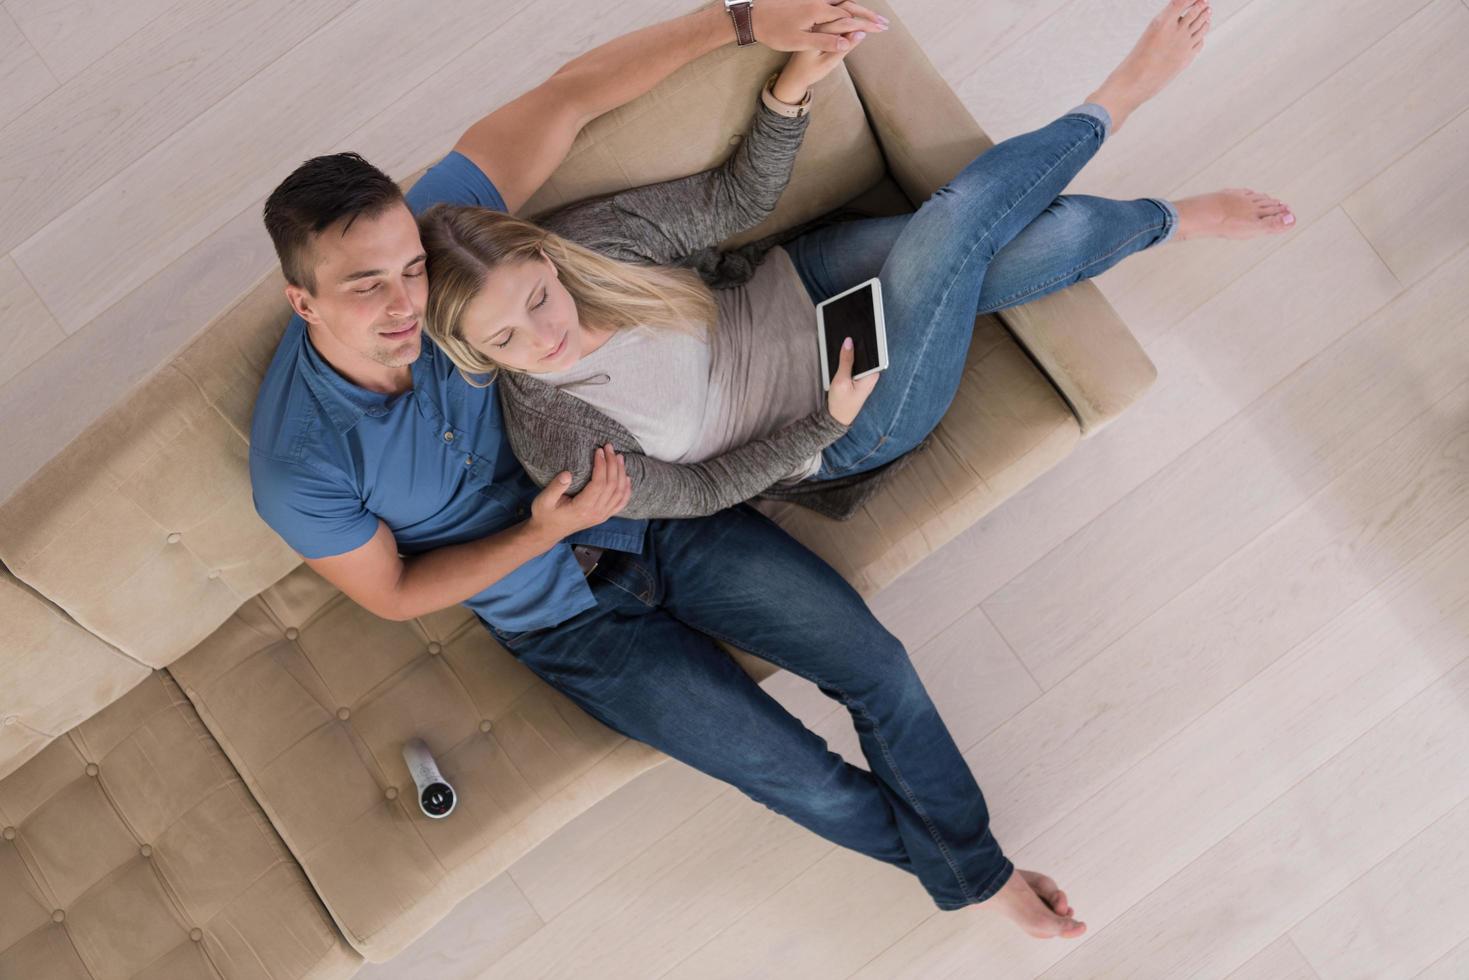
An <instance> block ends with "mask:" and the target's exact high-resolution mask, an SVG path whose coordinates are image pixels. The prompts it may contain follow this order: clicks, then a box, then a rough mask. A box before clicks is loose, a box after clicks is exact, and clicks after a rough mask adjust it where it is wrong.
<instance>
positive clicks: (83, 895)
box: [0, 672, 361, 980]
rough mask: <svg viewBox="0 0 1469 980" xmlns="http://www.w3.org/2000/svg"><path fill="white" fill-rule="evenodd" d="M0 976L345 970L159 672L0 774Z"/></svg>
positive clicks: (290, 874) (310, 898)
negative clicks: (21, 762)
mask: <svg viewBox="0 0 1469 980" xmlns="http://www.w3.org/2000/svg"><path fill="white" fill-rule="evenodd" d="M0 826H3V830H0V977H16V978H32V977H34V978H41V977H45V978H47V980H62V978H67V977H77V978H98V980H101V978H142V977H160V978H161V977H225V978H230V980H234V978H252V980H256V978H258V980H287V978H306V977H310V978H326V977H348V976H351V975H352V974H353V973H355V972H356V971H357V969H358V967H359V966H360V964H361V959H360V957H358V956H357V955H356V954H355V953H354V952H352V950H351V949H350V948H349V947H348V946H347V945H346V944H345V943H344V942H343V941H342V938H341V936H340V934H339V933H338V932H337V930H336V928H335V927H334V926H333V925H332V923H331V920H330V918H329V917H328V916H327V914H326V910H325V909H323V908H322V906H321V903H320V901H319V900H318V899H317V898H316V896H315V895H314V894H313V893H312V891H311V888H310V886H309V885H308V884H307V882H306V879H305V876H303V875H302V874H301V869H300V868H299V867H297V865H296V862H295V861H294V860H293V859H292V857H291V856H290V854H289V853H288V852H287V851H286V849H285V847H284V846H283V845H282V844H281V841H280V838H279V837H278V836H277V835H276V833H275V831H274V830H273V829H272V828H271V826H270V824H269V823H268V822H267V821H266V819H265V815H264V814H263V813H261V811H260V808H259V807H258V806H257V805H256V804H255V802H254V800H253V799H251V797H250V794H249V793H248V792H247V791H246V789H245V787H244V785H243V784H242V783H241V782H240V779H239V777H238V776H237V775H236V773H235V771H234V769H233V768H231V766H230V764H229V762H228V760H226V759H225V757H224V755H223V753H221V752H220V751H219V747H218V746H217V745H215V743H214V740H213V739H211V738H210V736H209V733H208V732H207V731H206V730H205V728H204V726H203V725H202V724H200V721H199V718H198V716H197V715H196V714H195V713H194V711H193V709H192V708H191V707H190V706H189V703H188V701H187V700H186V699H185V698H184V696H183V694H182V692H181V691H180V690H179V689H178V687H177V685H175V684H174V683H173V682H172V681H171V680H170V679H169V678H168V677H167V675H165V674H162V673H156V672H155V673H153V674H151V675H150V676H149V677H147V678H146V679H145V680H144V681H143V682H142V683H141V684H139V685H138V686H137V687H135V688H134V689H133V690H132V691H131V692H129V693H128V694H127V695H125V696H123V697H122V698H121V699H120V700H118V701H116V702H115V703H113V704H112V705H110V706H109V707H108V708H106V709H105V710H103V711H102V712H101V713H100V714H98V715H96V716H95V717H93V718H91V719H90V720H88V721H86V722H84V723H82V724H81V725H80V726H78V727H77V728H74V729H73V730H72V731H70V732H69V733H67V734H65V735H64V736H63V737H61V738H58V739H56V740H55V741H53V742H51V743H50V744H49V745H47V746H46V748H45V749H43V750H42V751H41V752H40V754H38V755H37V756H35V757H34V758H32V759H31V760H30V761H28V762H27V763H25V764H24V765H23V766H21V767H20V768H19V769H17V770H16V771H15V772H13V773H12V774H10V775H9V776H7V777H6V778H5V779H3V780H0Z"/></svg>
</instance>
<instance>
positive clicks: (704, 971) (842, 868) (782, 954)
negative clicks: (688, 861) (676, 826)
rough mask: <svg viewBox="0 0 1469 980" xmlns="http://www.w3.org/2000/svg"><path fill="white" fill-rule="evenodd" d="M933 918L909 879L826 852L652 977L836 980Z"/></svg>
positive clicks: (849, 855) (867, 861) (844, 853)
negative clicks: (930, 917)
mask: <svg viewBox="0 0 1469 980" xmlns="http://www.w3.org/2000/svg"><path fill="white" fill-rule="evenodd" d="M933 914H935V908H934V905H933V902H932V901H930V900H929V898H928V894H927V893H926V892H925V891H924V890H923V887H922V886H921V885H920V884H919V883H918V880H917V879H916V878H914V877H913V876H912V875H909V874H907V873H905V872H903V871H899V870H898V869H897V868H894V867H892V866H890V865H887V864H882V863H880V862H877V861H874V860H872V859H871V858H867V857H864V856H862V855H860V854H856V853H854V852H852V851H849V850H845V849H842V848H833V849H832V850H831V852H830V853H828V854H827V855H826V856H825V857H823V858H822V859H821V860H820V861H818V862H816V864H814V865H813V866H811V867H810V868H808V869H807V870H806V871H805V872H803V873H802V874H801V875H799V876H797V877H796V878H795V880H793V881H792V882H791V883H790V884H788V885H787V886H786V887H784V888H782V889H781V890H780V891H778V892H776V893H775V894H774V895H772V896H771V897H770V898H769V899H767V900H766V901H764V902H762V903H761V904H760V905H759V906H758V907H756V908H755V909H754V910H753V911H751V912H750V913H749V914H747V915H745V916H744V917H742V918H741V919H739V920H738V921H737V922H735V923H734V925H732V926H731V927H730V928H728V929H726V930H725V931H723V932H721V933H720V934H719V935H718V936H717V937H716V938H714V939H713V940H711V941H710V942H708V943H706V944H705V945H703V946H701V947H700V948H699V949H698V950H697V951H696V952H695V953H694V954H693V955H691V956H689V957H688V958H687V959H684V960H683V961H681V962H680V963H678V964H677V965H676V966H674V968H673V969H671V970H669V971H668V972H667V973H664V974H661V975H660V976H663V977H667V978H670V980H673V978H677V980H748V978H751V977H771V978H775V977H790V978H800V980H842V978H844V977H847V976H850V975H851V974H852V972H853V971H854V970H856V969H857V968H859V967H861V966H862V964H864V963H866V962H867V961H868V960H870V959H871V958H872V957H873V956H875V955H876V954H878V953H880V952H881V951H882V950H883V949H885V948H886V947H887V946H888V945H889V944H890V943H892V942H893V941H894V940H896V939H897V938H898V937H900V936H902V935H903V934H904V933H906V932H908V931H909V930H910V929H912V928H913V927H915V926H917V925H918V924H919V923H920V922H922V921H924V920H925V919H926V918H928V917H929V916H930V915H933Z"/></svg>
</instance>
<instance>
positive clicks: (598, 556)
mask: <svg viewBox="0 0 1469 980" xmlns="http://www.w3.org/2000/svg"><path fill="white" fill-rule="evenodd" d="M571 553H572V554H573V555H575V556H576V563H577V564H578V565H580V566H581V573H582V574H583V575H590V574H592V571H593V570H594V569H595V568H596V567H597V563H598V562H600V561H601V560H602V549H601V548H594V547H592V546H591V545H585V544H574V545H572V546H571Z"/></svg>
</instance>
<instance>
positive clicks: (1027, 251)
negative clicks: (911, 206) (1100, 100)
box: [785, 103, 1178, 480]
mask: <svg viewBox="0 0 1469 980" xmlns="http://www.w3.org/2000/svg"><path fill="white" fill-rule="evenodd" d="M1110 127H1111V119H1110V117H1109V116H1108V114H1107V110H1106V109H1104V108H1102V107H1101V106H1098V105H1094V104H1090V103H1088V104H1085V105H1081V106H1078V107H1077V108H1076V109H1073V110H1072V111H1071V112H1069V113H1067V114H1066V115H1064V116H1062V117H1061V118H1059V119H1057V120H1056V121H1055V122H1053V123H1051V124H1050V125H1048V126H1044V127H1042V128H1041V129H1038V130H1036V131H1035V132H1032V133H1025V134H1023V135H1020V136H1016V137H1013V138H1011V139H1008V140H1005V141H1004V142H1002V143H998V144H996V145H995V146H993V147H991V148H990V149H989V150H987V151H985V152H984V153H982V154H980V155H979V156H978V157H977V158H976V159H975V160H974V161H973V162H972V163H970V164H969V165H968V166H967V167H965V168H964V169H963V170H962V171H960V173H959V175H958V176H957V177H955V178H954V179H953V180H951V181H950V182H949V183H948V184H946V185H945V186H943V187H941V188H939V190H938V191H936V192H935V193H934V195H933V196H932V197H931V198H929V199H928V200H927V201H925V202H924V203H923V205H922V206H921V207H920V208H919V209H918V210H917V211H915V212H913V213H912V214H904V215H897V216H895V217H890V218H869V219H865V220H860V221H848V222H842V223H838V224H833V225H827V226H825V227H822V228H818V229H817V230H815V231H811V232H808V233H807V234H805V235H802V236H800V237H798V238H795V239H793V240H792V241H790V242H788V243H786V246H785V248H786V250H787V251H788V252H789V253H790V256H791V261H792V262H793V264H794V265H795V267H796V271H797V272H798V273H799V274H800V277H801V281H802V282H803V283H804V284H805V286H806V290H807V292H808V293H809V294H810V295H811V299H812V301H813V302H818V303H819V302H821V301H822V300H823V299H826V298H827V297H829V296H834V295H836V294H837V293H839V292H841V291H843V290H845V289H847V288H849V287H851V286H854V285H856V284H857V283H859V282H862V281H864V280H867V279H871V278H872V277H873V276H877V277H878V278H880V279H881V281H882V293H883V312H884V317H885V319H886V324H887V335H888V358H889V366H888V369H887V370H886V371H885V372H883V374H882V376H881V377H880V378H879V380H878V382H877V387H876V388H874V389H873V392H872V395H871V396H869V398H868V399H867V403H866V404H865V405H863V406H862V411H861V412H860V413H859V414H858V415H857V418H856V420H855V421H854V422H853V424H852V427H851V429H849V430H848V431H847V433H846V435H844V436H843V437H842V438H841V439H839V440H837V441H836V442H835V443H833V444H832V445H831V446H828V447H827V449H826V451H825V452H824V453H822V460H823V463H822V467H821V470H820V472H818V473H817V475H816V477H815V479H818V480H819V479H832V478H835V477H840V476H846V475H848V474H852V473H860V472H863V471H865V470H870V469H874V468H876V467H878V466H881V465H883V464H884V463H888V462H891V461H892V460H894V459H896V458H897V457H899V456H901V455H903V454H904V453H906V452H908V451H909V450H910V449H912V448H913V447H914V446H916V445H917V444H918V443H920V442H922V441H923V439H924V438H925V437H926V436H927V435H928V434H929V432H931V431H933V428H934V426H936V425H938V423H939V420H940V419H942V418H943V416H944V413H945V412H946V411H947V410H948V407H949V403H950V402H952V401H953V400H954V393H955V392H956V391H957V390H958V388H959V381H960V379H961V378H962V377H963V373H964V359H965V355H966V353H967V351H968V349H969V342H970V339H971V337H972V336H973V332H974V318H975V316H976V315H978V314H980V313H990V312H993V311H995V310H1000V309H1004V308H1005V307H1008V306H1016V305H1019V304H1021V303H1025V302H1028V301H1030V300H1033V299H1036V298H1037V297H1040V296H1044V295H1046V294H1047V293H1051V292H1055V291H1056V290H1058V289H1062V288H1064V287H1066V286H1069V285H1071V284H1072V283H1074V282H1077V281H1079V280H1081V279H1086V278H1088V277H1090V276H1095V275H1098V274H1100V273H1102V272H1104V271H1106V270H1107V269H1109V268H1111V267H1112V266H1113V265H1115V264H1117V263H1118V262H1119V261H1121V260H1122V259H1123V258H1124V257H1126V256H1128V255H1131V254H1132V253H1133V252H1136V251H1139V250H1141V249H1144V248H1147V247H1148V246H1150V245H1156V244H1160V243H1162V242H1164V241H1166V240H1167V239H1169V238H1170V237H1172V235H1173V232H1174V229H1175V228H1176V227H1177V224H1178V212H1177V210H1176V209H1174V207H1173V205H1172V204H1169V203H1168V202H1167V201H1161V200H1154V199H1151V198H1143V199H1140V200H1135V201H1112V200H1108V199H1106V198H1100V197H1089V196H1085V195H1071V196H1062V195H1061V191H1062V190H1064V189H1065V187H1066V185H1067V184H1069V183H1070V182H1071V180H1072V179H1073V178H1074V177H1075V176H1076V174H1077V173H1079V172H1080V170H1081V168H1082V167H1083V166H1084V165H1085V164H1086V162H1087V161H1088V160H1090V159H1091V158H1092V156H1093V154H1095V153H1096V151H1097V150H1098V148H1100V147H1101V145H1102V142H1103V141H1104V140H1105V138H1106V135H1107V132H1108V130H1109V129H1110Z"/></svg>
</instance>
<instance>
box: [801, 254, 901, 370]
mask: <svg viewBox="0 0 1469 980" xmlns="http://www.w3.org/2000/svg"><path fill="white" fill-rule="evenodd" d="M845 337H851V338H852V354H853V358H852V377H853V379H856V378H860V377H863V376H864V375H868V374H871V373H872V372H874V371H884V370H886V369H887V366H888V337H887V330H886V329H885V328H884V325H883V319H882V283H880V282H878V280H877V279H876V278H875V277H874V278H872V279H869V280H867V281H866V282H859V283H858V284H857V285H855V286H853V287H852V288H851V289H848V290H846V291H845V292H840V293H837V294H836V295H835V296H833V297H831V298H830V299H826V300H822V301H821V302H820V303H817V304H816V341H817V343H818V344H820V345H821V390H822V391H827V390H830V388H831V379H832V376H833V375H835V374H836V373H837V365H838V363H839V359H840V357H841V354H842V339H843V338H845Z"/></svg>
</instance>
